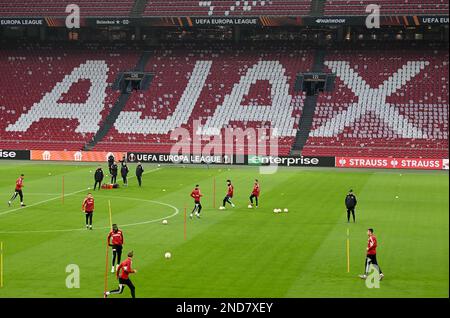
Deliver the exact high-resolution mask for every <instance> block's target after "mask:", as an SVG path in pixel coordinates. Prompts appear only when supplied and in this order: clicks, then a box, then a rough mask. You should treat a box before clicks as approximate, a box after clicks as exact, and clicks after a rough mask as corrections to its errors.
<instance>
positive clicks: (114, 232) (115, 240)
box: [8, 156, 384, 298]
mask: <svg viewBox="0 0 450 318" xmlns="http://www.w3.org/2000/svg"><path fill="white" fill-rule="evenodd" d="M120 163H121V166H122V167H121V170H122V171H123V173H122V178H123V182H124V185H127V184H128V181H127V176H126V174H127V173H128V167H127V166H126V161H125V156H124V157H123V158H122V160H120ZM108 166H109V171H110V174H111V183H113V182H115V177H116V175H117V173H115V172H117V165H116V163H115V160H114V157H113V156H110V157H109V158H108ZM143 171H144V169H143V168H142V165H141V163H138V165H137V168H136V177H137V180H138V184H139V186H141V185H142V174H143ZM124 172H126V173H124ZM24 177H25V176H24V174H21V175H20V176H19V178H18V179H17V180H16V185H15V190H14V194H13V195H12V197H11V199H10V200H9V201H8V205H9V206H11V204H12V201H14V200H15V199H16V197H17V196H19V197H20V206H21V207H24V206H25V204H24V202H23V192H22V188H23V186H24V185H23V180H24ZM103 178H104V175H103V171H102V169H101V167H99V168H98V169H97V170H96V171H95V173H94V179H95V184H94V191H95V189H96V187H97V184H98V186H99V190H100V188H101V185H102V181H103ZM259 195H260V185H259V181H258V180H257V179H255V182H254V184H253V190H252V191H251V195H250V197H249V200H250V203H249V205H248V208H253V207H255V208H257V207H258V199H259ZM190 196H191V197H192V198H193V199H194V209H193V210H192V212H191V213H190V218H191V219H192V218H193V216H194V215H195V216H196V217H197V218H200V213H201V210H202V205H201V198H202V197H203V194H202V193H201V191H200V186H199V185H198V184H197V185H196V186H195V188H194V189H193V190H192V192H191V195H190ZM233 196H234V186H233V184H232V183H231V180H227V193H226V195H225V197H224V198H223V201H222V205H221V206H220V207H219V209H220V210H224V209H225V208H226V207H225V206H226V204H227V203H228V204H229V205H230V206H231V207H233V208H234V207H235V204H234V203H233V202H232V198H233ZM356 204H357V200H356V196H355V195H354V193H353V191H352V190H350V191H349V193H348V194H347V195H346V197H345V206H346V208H347V222H350V215H352V217H353V222H356V218H355V207H356ZM94 206H95V201H94V197H93V195H92V193H88V195H87V196H86V198H85V199H84V200H83V203H82V211H83V212H84V213H85V217H86V229H91V230H92V217H93V213H94ZM367 235H368V243H367V248H366V251H367V253H366V260H365V266H364V267H365V272H364V274H363V275H359V277H360V278H362V279H367V277H368V273H369V270H370V266H371V265H373V266H374V267H375V269H376V270H377V271H378V274H379V278H380V280H381V279H383V277H384V274H383V273H382V271H381V268H380V267H379V265H378V262H377V258H376V249H377V239H376V237H375V235H374V231H373V229H372V228H369V229H368V230H367ZM107 244H108V246H110V247H112V267H111V272H112V273H114V272H116V277H117V279H118V280H119V287H118V288H117V289H115V290H111V291H106V292H104V297H105V298H106V297H108V296H109V295H111V294H121V293H122V292H123V290H124V286H128V287H129V288H130V291H131V296H132V297H133V298H135V287H134V285H133V283H132V282H131V280H130V278H129V275H130V274H133V273H136V272H137V270H136V269H133V268H132V258H133V251H130V252H128V254H127V259H126V260H125V261H123V262H121V258H122V248H123V244H124V238H123V232H122V230H120V229H119V228H118V226H117V224H112V229H111V231H110V232H109V233H108V236H107Z"/></svg>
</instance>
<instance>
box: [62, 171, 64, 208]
mask: <svg viewBox="0 0 450 318" xmlns="http://www.w3.org/2000/svg"><path fill="white" fill-rule="evenodd" d="M61 202H62V204H64V176H62V193H61Z"/></svg>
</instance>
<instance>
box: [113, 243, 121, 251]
mask: <svg viewBox="0 0 450 318" xmlns="http://www.w3.org/2000/svg"><path fill="white" fill-rule="evenodd" d="M112 250H113V251H116V252H117V253H122V245H113V246H112Z"/></svg>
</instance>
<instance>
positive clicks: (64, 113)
mask: <svg viewBox="0 0 450 318" xmlns="http://www.w3.org/2000/svg"><path fill="white" fill-rule="evenodd" d="M107 78H108V66H107V65H106V62H105V61H102V60H100V61H91V60H88V61H86V63H84V64H81V65H80V66H79V67H76V68H74V69H73V71H72V72H71V73H70V74H69V75H66V76H65V77H64V79H63V80H62V81H61V82H59V83H57V84H56V85H55V87H54V88H53V89H52V90H51V91H50V92H48V93H46V94H45V95H44V97H43V98H42V99H41V100H40V101H39V102H37V103H35V104H34V105H33V106H32V107H31V109H30V110H29V111H28V112H27V113H23V114H22V116H20V117H19V119H18V120H17V121H16V122H15V123H13V124H10V125H9V126H8V127H6V131H27V130H28V129H29V128H30V127H31V125H32V124H33V123H35V122H39V121H40V120H41V119H44V118H49V119H52V118H55V119H56V118H57V119H65V118H67V119H78V126H77V128H76V129H75V132H77V133H95V132H97V130H98V129H99V127H100V126H99V123H100V121H101V111H102V110H103V108H104V100H105V97H106V87H107V85H108V84H107ZM80 79H88V80H90V81H91V87H90V88H89V92H88V98H87V100H86V102H85V103H84V104H80V103H58V100H59V99H60V98H61V96H62V95H63V94H66V93H67V92H68V91H69V90H70V88H71V86H72V85H73V84H74V83H76V82H78V80H80Z"/></svg>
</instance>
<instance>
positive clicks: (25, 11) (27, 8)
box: [0, 0, 134, 18]
mask: <svg viewBox="0 0 450 318" xmlns="http://www.w3.org/2000/svg"><path fill="white" fill-rule="evenodd" d="M72 3H76V4H77V5H78V6H79V7H80V12H81V15H82V16H83V17H103V16H120V17H128V16H129V15H130V11H131V9H132V7H133V4H134V0H77V1H75V2H74V1H71V0H58V1H53V0H14V1H10V0H1V1H0V16H4V17H39V16H41V17H64V18H65V17H66V16H67V13H66V12H65V10H66V6H67V5H69V4H72Z"/></svg>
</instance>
